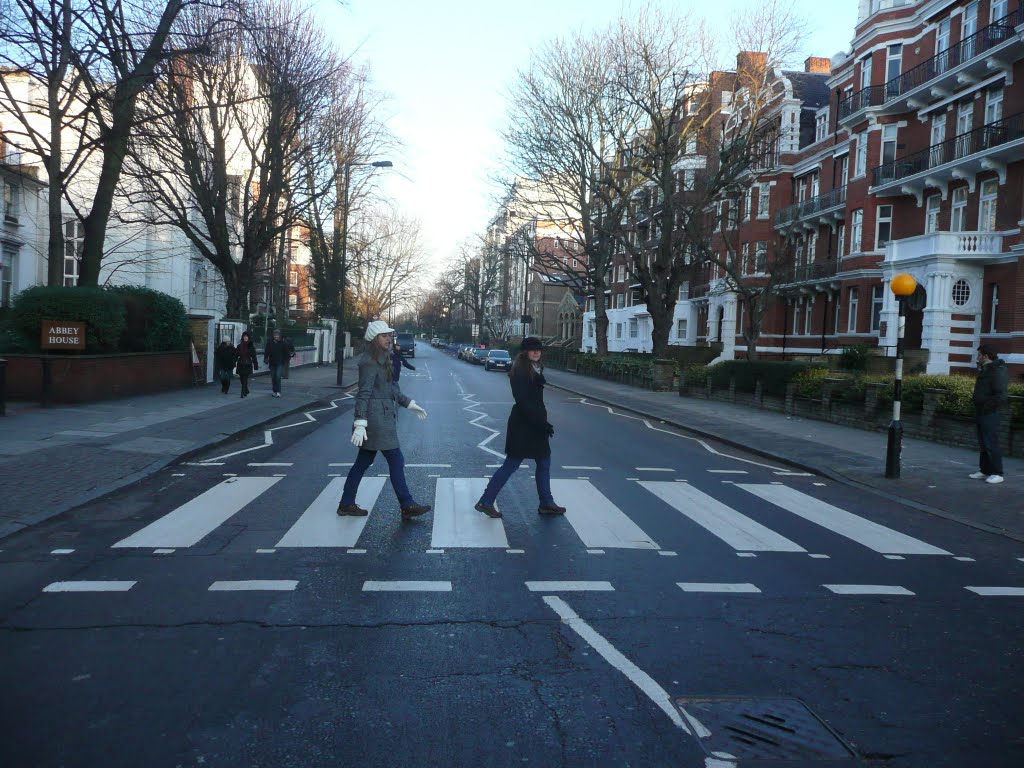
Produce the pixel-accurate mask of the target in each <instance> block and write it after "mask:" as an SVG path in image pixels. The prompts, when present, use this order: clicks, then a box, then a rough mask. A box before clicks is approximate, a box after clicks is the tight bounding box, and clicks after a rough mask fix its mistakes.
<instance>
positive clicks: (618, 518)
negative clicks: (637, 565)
mask: <svg viewBox="0 0 1024 768" xmlns="http://www.w3.org/2000/svg"><path fill="white" fill-rule="evenodd" d="M551 490H552V492H553V493H554V496H555V498H556V499H560V500H561V503H562V504H564V505H565V507H566V512H565V518H566V520H568V521H569V524H570V525H571V526H572V527H573V529H574V530H575V531H576V534H577V535H578V536H579V537H580V540H581V541H582V542H583V544H584V546H586V547H588V548H590V549H661V547H659V546H658V545H657V544H656V543H655V542H654V540H653V539H651V537H650V536H648V535H647V534H646V533H644V532H643V531H642V530H641V529H640V527H639V526H638V525H637V524H636V523H634V522H633V521H632V520H631V519H630V518H629V517H628V516H627V515H626V514H625V513H624V512H623V511H622V510H621V509H619V508H618V507H617V506H615V504H613V503H612V502H611V501H610V500H609V499H608V498H607V497H606V496H605V495H604V494H603V493H601V492H600V491H598V490H597V489H596V488H595V487H594V486H593V485H591V483H590V481H589V480H552V481H551Z"/></svg>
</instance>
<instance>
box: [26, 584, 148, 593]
mask: <svg viewBox="0 0 1024 768" xmlns="http://www.w3.org/2000/svg"><path fill="white" fill-rule="evenodd" d="M135 584H136V582H134V581H55V582H53V583H52V584H47V585H46V587H44V588H43V592H127V591H128V590H129V589H131V588H132V587H134V586H135Z"/></svg>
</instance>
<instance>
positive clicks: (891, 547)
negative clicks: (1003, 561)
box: [736, 484, 951, 555]
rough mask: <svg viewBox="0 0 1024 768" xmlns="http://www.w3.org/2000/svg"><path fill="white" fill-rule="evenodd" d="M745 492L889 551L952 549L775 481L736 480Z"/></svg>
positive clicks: (940, 551) (919, 552) (937, 552)
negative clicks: (758, 482)
mask: <svg viewBox="0 0 1024 768" xmlns="http://www.w3.org/2000/svg"><path fill="white" fill-rule="evenodd" d="M736 487H737V488H742V489H743V490H745V491H747V492H748V493H752V494H753V495H755V496H758V497H759V498H762V499H764V500H765V501H768V502H771V503H772V504H774V505H776V506H778V507H782V508H783V509H785V510H786V511H788V512H792V513H793V514H794V515H797V516H798V517H802V518H804V519H805V520H809V521H810V522H812V523H816V524H817V525H820V526H822V527H823V528H827V529H829V530H831V531H833V532H835V533H838V534H839V535H840V536H845V537H846V538H848V539H852V540H853V541H856V542H857V543H858V544H862V545H863V546H865V547H867V548H868V549H873V550H874V551H875V552H879V553H882V554H888V555H949V554H951V553H949V552H947V551H946V550H944V549H939V548H938V547H933V546H932V545H931V544H926V543H925V542H923V541H920V540H918V539H915V538H913V537H911V536H906V535H905V534H902V533H899V532H897V531H894V530H892V529H891V528H886V527H885V526H884V525H879V524H878V523H873V522H871V521H870V520H866V519H864V518H863V517H859V516H858V515H854V514H852V513H850V512H847V511H846V510H843V509H839V507H834V506H832V505H831V504H826V503H825V502H824V501H821V500H820V499H816V498H814V497H813V496H808V495H807V494H805V493H801V492H800V491H797V490H794V489H793V488H787V487H785V486H776V485H747V484H738V485H737V486H736Z"/></svg>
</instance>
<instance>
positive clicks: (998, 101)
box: [985, 88, 1003, 125]
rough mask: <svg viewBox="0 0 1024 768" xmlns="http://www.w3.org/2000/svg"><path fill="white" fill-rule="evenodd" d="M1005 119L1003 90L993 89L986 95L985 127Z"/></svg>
mask: <svg viewBox="0 0 1024 768" xmlns="http://www.w3.org/2000/svg"><path fill="white" fill-rule="evenodd" d="M1002 119H1003V89H1002V88H992V89H991V90H989V92H988V93H987V94H985V125H991V124H992V123H995V122H998V121H1000V120H1002Z"/></svg>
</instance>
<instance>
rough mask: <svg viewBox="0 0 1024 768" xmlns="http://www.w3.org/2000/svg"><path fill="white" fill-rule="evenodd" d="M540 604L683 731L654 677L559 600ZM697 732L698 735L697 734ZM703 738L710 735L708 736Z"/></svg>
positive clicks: (551, 598)
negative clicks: (556, 615)
mask: <svg viewBox="0 0 1024 768" xmlns="http://www.w3.org/2000/svg"><path fill="white" fill-rule="evenodd" d="M544 602H545V603H547V604H548V606H549V607H550V608H551V610H553V611H554V612H555V613H557V614H558V615H559V617H560V618H561V619H562V622H563V623H564V624H566V625H567V626H568V627H569V628H570V629H571V630H572V631H573V632H575V633H576V634H577V635H579V636H580V637H581V638H583V640H585V641H586V642H587V644H589V645H590V647H591V648H593V649H594V650H595V651H597V652H598V653H599V654H600V655H601V658H603V659H604V660H605V661H607V662H608V663H609V664H611V665H612V666H613V667H615V669H617V670H619V672H621V673H622V674H624V675H625V676H626V677H627V678H628V679H629V681H630V682H631V683H633V685H635V686H636V687H637V688H639V689H640V690H641V691H643V693H644V694H646V696H647V698H649V699H650V700H651V701H653V702H654V703H655V704H656V705H657V706H658V708H659V709H661V711H662V712H664V713H665V714H666V715H668V717H669V719H670V720H671V721H672V722H673V723H675V725H676V726H677V727H678V728H682V729H683V730H686V726H685V725H684V723H683V717H682V715H681V714H680V713H679V711H678V710H677V709H676V708H675V705H674V704H673V703H672V699H671V698H670V697H669V695H668V692H667V691H666V690H665V689H664V688H662V687H661V686H660V685H658V683H657V682H655V680H654V678H652V677H651V676H650V675H648V674H647V673H646V672H644V671H643V670H642V669H640V667H638V666H637V665H636V664H634V663H633V662H632V661H630V660H629V659H627V658H626V657H625V656H623V655H622V653H621V652H620V651H618V650H617V649H616V648H615V647H614V646H613V645H612V644H611V643H609V642H608V641H607V640H605V638H604V637H603V636H602V635H600V634H598V632H596V631H595V630H594V629H593V628H592V627H591V626H590V625H589V624H587V622H585V621H584V620H583V619H581V618H580V617H579V616H578V615H576V612H575V611H574V610H573V609H572V608H570V607H569V605H568V604H567V603H566V602H565V601H564V600H562V599H561V598H560V597H556V596H554V595H545V597H544ZM693 722H695V721H691V725H692V724H693ZM698 725H699V723H698ZM705 732H706V731H705ZM697 733H698V735H700V731H697ZM707 735H710V733H708V734H707ZM701 738H703V736H701Z"/></svg>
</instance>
